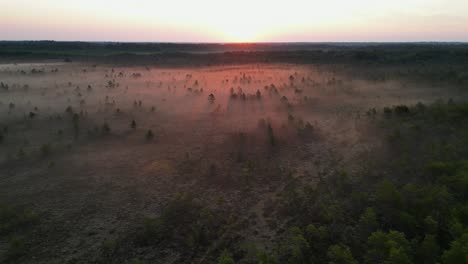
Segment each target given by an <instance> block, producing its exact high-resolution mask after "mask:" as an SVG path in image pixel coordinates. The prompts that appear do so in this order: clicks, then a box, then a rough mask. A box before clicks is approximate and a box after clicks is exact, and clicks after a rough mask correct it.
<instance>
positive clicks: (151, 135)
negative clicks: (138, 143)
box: [146, 129, 154, 141]
mask: <svg viewBox="0 0 468 264" xmlns="http://www.w3.org/2000/svg"><path fill="white" fill-rule="evenodd" d="M153 138H154V133H153V130H151V129H150V130H148V132H146V140H148V141H149V140H152V139H153Z"/></svg>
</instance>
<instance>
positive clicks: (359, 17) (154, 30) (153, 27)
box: [0, 0, 468, 42]
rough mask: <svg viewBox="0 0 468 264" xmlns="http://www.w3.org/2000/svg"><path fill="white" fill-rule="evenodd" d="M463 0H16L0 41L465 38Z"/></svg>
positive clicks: (1, 24) (4, 11) (0, 16)
mask: <svg viewBox="0 0 468 264" xmlns="http://www.w3.org/2000/svg"><path fill="white" fill-rule="evenodd" d="M466 10H468V1H466V0H424V1H423V0H410V1H404V0H395V1H375V0H350V1H338V0H327V1H318V0H289V1H271V0H270V1H267V0H249V1H248V0H237V1H226V0H216V1H215V0H199V1H184V0H171V1H168V0H164V1H161V0H156V1H151V0H136V1H125V0H101V1H95V0H81V1H61V0H43V1H34V0H15V1H5V2H4V3H2V8H1V9H0V36H1V38H2V39H16V40H20V39H54V40H96V41H99V40H109V41H171V42H218V41H234V42H246V41H418V40H460V41H463V40H464V41H468V27H467V25H468V13H467V12H466Z"/></svg>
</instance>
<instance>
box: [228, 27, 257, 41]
mask: <svg viewBox="0 0 468 264" xmlns="http://www.w3.org/2000/svg"><path fill="white" fill-rule="evenodd" d="M224 34H225V35H226V38H227V40H228V41H230V42H254V41H256V40H257V38H258V37H259V36H258V35H259V32H257V31H255V30H254V29H252V28H246V27H239V28H227V29H225V30H224Z"/></svg>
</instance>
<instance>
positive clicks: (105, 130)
mask: <svg viewBox="0 0 468 264" xmlns="http://www.w3.org/2000/svg"><path fill="white" fill-rule="evenodd" d="M110 131H111V129H110V126H109V124H107V123H104V124H103V125H102V132H103V133H104V134H109V133H110Z"/></svg>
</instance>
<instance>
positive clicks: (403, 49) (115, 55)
mask: <svg viewBox="0 0 468 264" xmlns="http://www.w3.org/2000/svg"><path fill="white" fill-rule="evenodd" d="M45 58H46V59H57V60H67V61H69V60H78V61H83V60H84V61H89V60H91V61H96V62H100V63H125V64H128V63H132V64H170V65H187V63H189V64H192V65H193V64H203V65H206V64H213V65H217V64H235V63H271V62H284V63H359V62H361V63H366V64H367V63H373V64H420V63H450V64H463V65H466V63H467V61H468V44H465V43H247V44H245V43H239V44H236V43H227V44H216V43H207V44H194V43H192V44H191V43H112V42H54V41H3V42H0V59H3V60H13V61H14V60H22V59H28V60H30V59H45Z"/></svg>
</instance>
